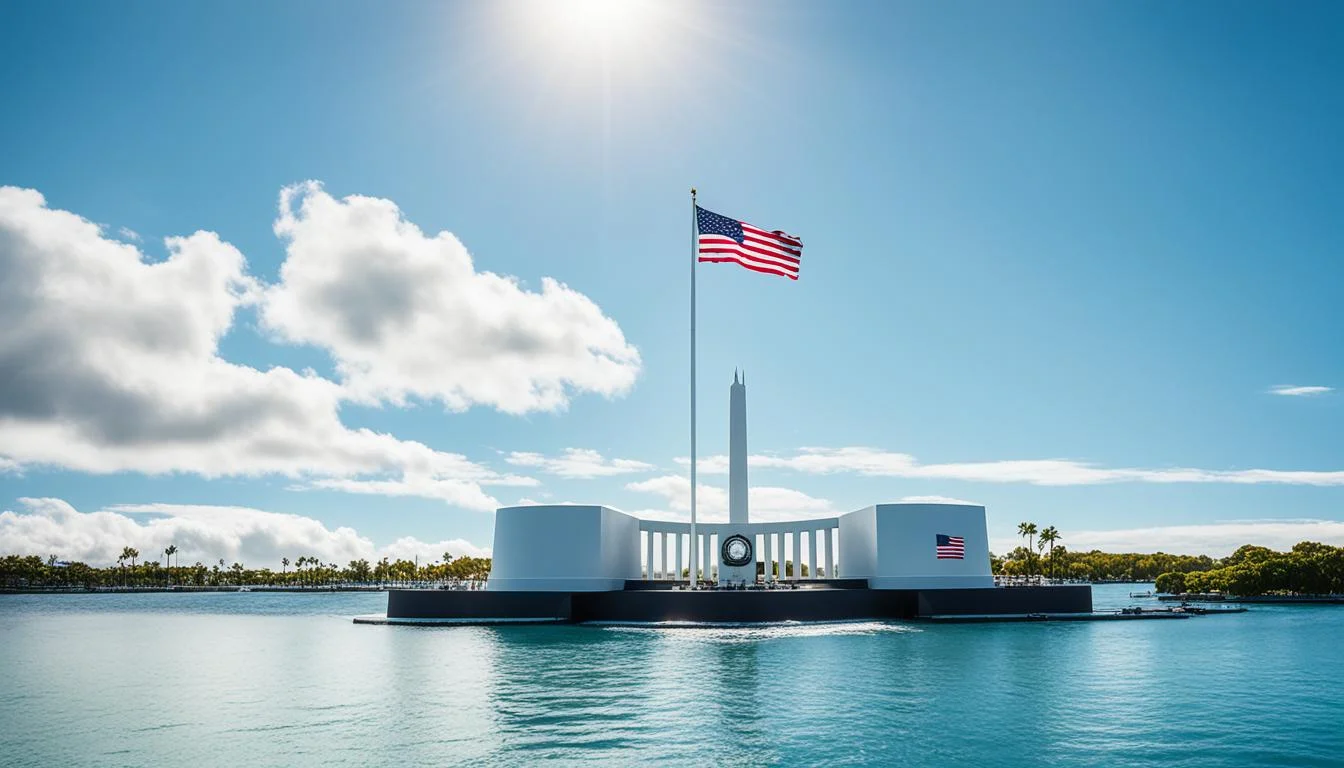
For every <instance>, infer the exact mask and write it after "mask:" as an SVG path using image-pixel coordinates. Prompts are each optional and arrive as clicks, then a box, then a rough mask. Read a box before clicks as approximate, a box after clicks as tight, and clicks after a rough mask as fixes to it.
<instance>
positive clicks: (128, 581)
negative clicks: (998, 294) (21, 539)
mask: <svg viewBox="0 0 1344 768" xmlns="http://www.w3.org/2000/svg"><path fill="white" fill-rule="evenodd" d="M1018 534H1019V535H1020V536H1022V538H1023V539H1025V540H1026V545H1025V546H1018V547H1016V548H1014V549H1013V550H1012V551H1010V552H1009V553H1008V554H1007V555H1005V556H1003V557H998V556H996V555H994V554H993V553H990V556H989V557H990V567H991V570H992V572H993V573H994V574H995V575H996V576H1006V577H1023V578H1026V579H1035V578H1040V579H1045V580H1056V581H1086V582H1149V581H1151V582H1155V586H1156V589H1157V591H1158V592H1163V593H1167V594H1194V593H1222V594H1225V595H1235V596H1238V597H1258V596H1263V595H1341V594H1344V547H1333V546H1330V545H1328V544H1321V543H1317V542H1311V541H1304V542H1301V543H1299V544H1297V545H1295V546H1294V547H1293V548H1292V549H1291V550H1289V551H1288V552H1276V551H1274V550H1272V549H1268V548H1266V547H1260V546H1255V545H1251V544H1248V545H1246V546H1243V547H1241V548H1240V549H1238V550H1237V551H1236V552H1233V553H1232V554H1231V555H1229V556H1227V557H1225V558H1221V559H1215V558H1211V557H1209V556H1207V555H1172V554H1167V553H1164V552H1155V553H1135V552H1130V553H1116V552H1102V551H1100V550H1091V551H1088V552H1074V551H1072V550H1069V549H1068V548H1067V547H1066V546H1065V545H1064V544H1062V543H1061V541H1062V539H1063V537H1062V535H1061V534H1060V533H1059V531H1058V530H1057V529H1056V528H1055V527H1054V526H1048V527H1045V528H1040V527H1039V526H1037V525H1036V524H1035V523H1029V522H1024V523H1022V524H1020V525H1019V526H1018ZM176 555H177V547H176V546H169V547H168V548H166V549H164V550H163V552H161V553H160V557H159V558H157V559H154V560H148V561H142V560H141V558H140V552H139V551H137V550H136V549H135V548H133V547H125V548H123V549H122V552H121V556H120V557H118V558H117V564H116V565H114V566H106V567H98V566H92V565H88V564H86V563H82V562H64V561H61V560H60V559H59V558H58V557H57V556H56V555H48V556H47V557H46V558H43V557H41V556H38V555H27V556H23V555H7V556H5V557H0V589H7V590H24V589H169V588H238V587H254V586H255V587H275V588H289V589H341V588H371V587H386V586H395V585H406V584H420V585H453V584H472V583H479V582H483V581H485V580H486V579H487V578H489V575H490V558H485V557H453V556H452V555H451V554H449V553H447V552H445V553H444V555H443V560H442V561H441V562H440V561H436V562H431V563H427V564H425V565H420V564H419V563H417V562H414V561H411V560H404V559H398V560H390V559H389V558H383V559H382V560H379V561H377V562H374V563H370V562H369V561H368V560H351V561H350V562H349V563H348V564H347V565H345V566H341V565H339V564H337V563H323V562H321V560H319V559H318V558H316V557H307V556H300V557H298V558H295V559H294V560H293V561H291V560H290V559H289V558H282V559H281V561H280V570H279V571H275V570H272V569H270V568H256V569H254V568H248V567H246V566H244V565H243V564H242V563H233V564H232V565H226V564H225V561H224V560H219V561H218V562H216V563H212V564H210V565H206V564H205V563H201V562H197V563H195V564H193V565H185V566H184V565H180V564H176V563H175V557H176ZM758 565H759V564H758ZM802 570H803V574H804V576H806V575H807V567H806V566H803V569H802ZM758 572H759V568H758Z"/></svg>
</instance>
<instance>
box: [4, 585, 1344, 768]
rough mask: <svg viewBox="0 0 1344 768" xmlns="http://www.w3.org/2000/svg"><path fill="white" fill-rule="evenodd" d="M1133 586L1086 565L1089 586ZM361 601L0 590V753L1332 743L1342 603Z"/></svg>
mask: <svg viewBox="0 0 1344 768" xmlns="http://www.w3.org/2000/svg"><path fill="white" fill-rule="evenodd" d="M1143 589H1146V587H1139V586H1132V585H1108V586H1101V587H1097V588H1096V602H1097V605H1098V607H1108V606H1119V605H1124V604H1128V603H1129V602H1130V601H1129V600H1128V599H1127V597H1126V595H1127V593H1128V592H1129V591H1131V590H1136V591H1138V590H1143ZM1140 602H1149V603H1151V601H1140ZM384 605H385V596H383V595H381V594H327V595H294V594H263V593H255V592H254V593H250V594H207V595H171V594H168V595H164V594H142V595H50V596H45V595H44V596H13V595H11V596H0V764H3V765H6V766H29V765H34V766H36V765H98V766H104V765H128V766H130V765H150V764H163V765H243V766H262V765H322V766H340V765H397V766H405V765H454V764H466V763H471V764H481V765H525V764H532V763H536V762H539V761H541V760H543V759H546V760H552V761H557V762H561V763H570V764H579V763H583V764H611V765H628V764H633V763H645V762H656V763H667V764H698V765H711V764H715V765H756V764H784V763H789V764H885V765H890V764H905V765H951V764H960V765H994V766H1019V765H1021V766H1034V765H1069V766H1076V765H1082V766H1089V765H1094V766H1116V765H1153V766H1263V765H1284V766H1304V765H1344V732H1342V730H1341V729H1342V728H1344V652H1341V650H1340V648H1341V643H1342V642H1344V607H1331V606H1320V607H1307V606H1292V607H1257V608H1255V609H1254V610H1253V611H1252V612H1250V613H1247V614H1243V615H1240V616H1211V617H1203V618H1194V619H1189V620H1186V621H1152V622H1114V623H1094V624H1015V625H1014V624H1004V625H958V626H929V625H920V624H878V623H863V624H848V625H822V626H792V627H772V628H762V629H731V630H730V629H629V628H626V629H618V628H598V627H506V628H498V629H489V628H474V627H462V628H418V627H378V626H357V625H354V624H352V623H351V622H350V617H352V616H355V615H359V614H369V613H381V612H382V610H383V607H384Z"/></svg>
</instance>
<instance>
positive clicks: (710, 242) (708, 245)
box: [695, 205, 803, 280]
mask: <svg viewBox="0 0 1344 768" xmlns="http://www.w3.org/2000/svg"><path fill="white" fill-rule="evenodd" d="M695 224H696V229H697V231H698V232H699V236H700V237H699V242H700V261H731V262H733V263H734V264H740V265H742V266H744V267H746V268H747V269H751V270H755V271H757V272H764V273H766V274H769V275H782V276H783V277H787V278H789V279H790V280H797V279H798V267H799V264H800V262H801V261H802V258H803V241H802V240H799V239H798V238H797V237H796V236H795V235H788V234H785V233H783V232H780V231H779V230H775V231H773V232H767V231H765V230H764V229H761V228H760V227H753V226H752V225H750V224H748V223H746V222H745V221H738V220H737V219H730V218H728V217H727V216H720V215H719V214H717V213H714V212H713V211H707V210H705V209H704V208H701V207H700V206H698V205H697V206H696V207H695Z"/></svg>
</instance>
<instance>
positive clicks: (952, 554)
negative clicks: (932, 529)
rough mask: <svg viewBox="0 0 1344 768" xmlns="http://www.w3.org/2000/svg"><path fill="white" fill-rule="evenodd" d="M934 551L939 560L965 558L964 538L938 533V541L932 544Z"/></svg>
mask: <svg viewBox="0 0 1344 768" xmlns="http://www.w3.org/2000/svg"><path fill="white" fill-rule="evenodd" d="M934 551H935V552H937V554H938V559H939V560H965V559H966V539H964V538H962V537H961V536H948V535H946V534H942V533H940V534H938V543H937V544H935V545H934Z"/></svg>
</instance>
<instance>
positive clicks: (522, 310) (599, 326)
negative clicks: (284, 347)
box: [261, 182, 640, 413]
mask: <svg viewBox="0 0 1344 768" xmlns="http://www.w3.org/2000/svg"><path fill="white" fill-rule="evenodd" d="M275 232H276V234H277V235H279V236H280V237H281V238H283V239H285V240H286V241H287V243H288V245H287V248H286V259H285V262H284V265H283V266H282V267H281V270H280V282H279V283H277V284H276V285H273V286H270V287H268V288H267V289H266V291H265V298H264V301H263V303H262V312H261V317H262V321H263V324H264V326H265V327H266V328H268V329H269V330H271V331H272V332H273V333H274V334H275V335H276V336H277V337H278V338H280V339H283V340H285V341H289V342H295V343H304V344H312V345H315V346H318V347H321V348H323V349H326V350H327V351H329V352H330V353H331V355H332V356H333V358H335V360H336V363H337V369H338V371H339V373H340V376H341V380H342V384H343V386H344V387H345V388H346V390H347V391H348V392H349V394H350V395H351V396H352V397H355V398H358V399H360V400H363V401H367V402H392V403H396V404H401V403H404V402H406V401H407V400H408V399H409V398H422V399H425V400H436V401H440V402H442V403H443V404H444V405H446V406H447V407H448V408H450V409H453V410H463V409H466V408H468V407H470V406H472V405H477V404H480V405H488V406H493V407H495V408H498V409H499V410H502V411H505V412H508V413H526V412H529V411H538V410H541V411H549V410H557V409H560V408H563V407H565V406H566V405H567V404H568V402H569V397H570V395H571V394H572V393H574V392H595V393H598V394H602V395H607V396H615V395H620V394H624V393H625V392H627V391H629V389H630V388H631V387H632V386H633V384H634V381H635V377H636V375H637V374H638V373H639V368H640V357H639V353H638V351H636V349H635V348H634V346H632V345H630V344H628V343H627V342H626V340H625V336H624V334H623V333H622V332H621V329H620V326H618V325H617V324H616V322H615V321H613V320H612V319H611V318H609V317H607V316H606V315H604V314H603V313H602V310H601V309H600V308H599V307H598V306H597V304H595V303H593V301H592V300H591V299H589V298H588V297H586V296H584V295H583V294H581V293H578V292H577V291H575V290H573V289H571V288H569V287H568V286H566V285H564V284H563V283H560V282H558V281H556V280H554V279H552V278H549V277H546V278H543V279H542V281H541V290H540V291H529V290H526V289H525V288H523V287H522V286H521V284H520V283H519V281H518V279H517V278H514V277H509V276H505V275H499V274H495V273H493V272H487V271H481V270H478V269H477V268H476V265H475V264H474V263H473V261H472V257H471V254H469V253H468V252H467V249H466V247H465V246H463V245H462V243H461V242H460V241H459V240H458V239H457V238H456V237H454V236H453V235H452V234H451V233H448V232H439V233H438V234H436V235H434V236H432V237H430V236H427V235H426V234H425V233H424V232H422V231H421V230H420V229H419V228H418V227H417V226H415V225H414V224H412V223H411V222H409V221H407V220H406V219H405V218H404V217H403V216H402V213H401V211H400V210H399V209H398V208H397V206H396V205H395V204H394V203H393V202H391V201H390V200H382V199H378V198H373V197H362V196H357V195H352V196H349V197H346V198H343V199H340V200H337V199H335V198H333V197H332V196H331V195H329V194H327V193H326V192H325V191H323V189H322V187H321V185H320V184H318V183H316V182H307V183H304V184H299V185H296V186H292V187H286V188H285V189H284V190H283V191H282V192H281V194H280V216H279V218H278V219H277V220H276V222H275Z"/></svg>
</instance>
